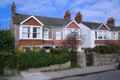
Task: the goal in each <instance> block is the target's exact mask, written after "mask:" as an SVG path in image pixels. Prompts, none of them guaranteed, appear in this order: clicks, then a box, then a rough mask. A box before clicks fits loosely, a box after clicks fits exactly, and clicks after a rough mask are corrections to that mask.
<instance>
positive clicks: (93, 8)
mask: <svg viewBox="0 0 120 80" xmlns="http://www.w3.org/2000/svg"><path fill="white" fill-rule="evenodd" d="M77 1H78V2H75V3H73V4H72V5H73V6H72V7H71V10H72V13H73V14H75V13H76V12H78V11H81V13H82V14H83V20H85V21H92V22H104V23H105V22H106V21H107V19H108V18H109V17H113V18H115V21H116V23H117V24H116V25H120V23H119V22H120V15H119V13H120V9H119V7H120V1H119V0H104V1H103V0H99V1H98V0H97V1H96V0H94V1H92V0H90V1H88V2H85V1H87V0H85V1H83V0H77ZM79 1H81V2H80V3H79Z"/></svg>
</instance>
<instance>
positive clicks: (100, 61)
mask: <svg viewBox="0 0 120 80" xmlns="http://www.w3.org/2000/svg"><path fill="white" fill-rule="evenodd" d="M92 54H93V65H94V66H100V65H108V64H114V63H116V61H117V60H118V58H119V56H118V55H117V54H104V55H101V54H97V53H95V52H93V53H92Z"/></svg>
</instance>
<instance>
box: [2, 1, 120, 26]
mask: <svg viewBox="0 0 120 80" xmlns="http://www.w3.org/2000/svg"><path fill="white" fill-rule="evenodd" d="M12 1H13V0H1V3H0V7H5V6H6V5H8V4H11V3H12ZM14 1H15V3H16V7H17V8H16V9H17V12H18V13H23V14H26V13H27V14H32V15H41V16H52V17H61V16H63V14H64V12H65V11H66V10H70V11H71V14H72V16H73V17H74V16H75V14H76V12H78V11H81V13H82V15H83V20H85V21H91V22H106V20H107V18H109V17H114V18H115V20H116V23H117V25H120V15H119V13H120V9H119V8H120V0H24V1H23V0H14Z"/></svg>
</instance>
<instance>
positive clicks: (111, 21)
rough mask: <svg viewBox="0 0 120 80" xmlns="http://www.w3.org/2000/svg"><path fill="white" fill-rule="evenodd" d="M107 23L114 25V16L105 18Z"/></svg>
mask: <svg viewBox="0 0 120 80" xmlns="http://www.w3.org/2000/svg"><path fill="white" fill-rule="evenodd" d="M107 24H110V25H115V20H114V18H113V17H111V18H108V20H107Z"/></svg>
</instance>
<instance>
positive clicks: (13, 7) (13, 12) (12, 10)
mask: <svg viewBox="0 0 120 80" xmlns="http://www.w3.org/2000/svg"><path fill="white" fill-rule="evenodd" d="M15 11H16V5H15V2H13V3H12V7H11V14H12V16H13V15H15Z"/></svg>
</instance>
